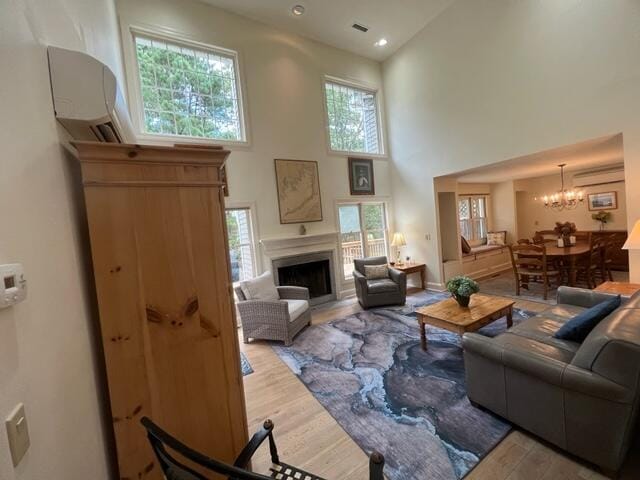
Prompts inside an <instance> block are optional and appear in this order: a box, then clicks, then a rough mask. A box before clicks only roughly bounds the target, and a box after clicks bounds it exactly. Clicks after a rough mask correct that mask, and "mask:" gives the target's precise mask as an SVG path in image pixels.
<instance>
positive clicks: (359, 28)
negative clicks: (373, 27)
mask: <svg viewBox="0 0 640 480" xmlns="http://www.w3.org/2000/svg"><path fill="white" fill-rule="evenodd" d="M351 26H352V27H353V28H355V29H356V30H360V31H361V32H364V33H367V32H368V31H369V27H365V26H364V25H360V24H359V23H354V24H353V25H351Z"/></svg>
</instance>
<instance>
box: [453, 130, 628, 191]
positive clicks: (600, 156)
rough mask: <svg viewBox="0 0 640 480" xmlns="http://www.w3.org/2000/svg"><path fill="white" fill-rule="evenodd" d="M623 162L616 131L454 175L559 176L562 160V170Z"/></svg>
mask: <svg viewBox="0 0 640 480" xmlns="http://www.w3.org/2000/svg"><path fill="white" fill-rule="evenodd" d="M623 161H624V154H623V148H622V134H618V135H612V136H607V137H601V138H596V139H593V140H587V141H586V142H580V143H577V144H575V145H568V146H564V147H559V148H554V149H552V150H546V151H544V152H537V153H533V154H531V155H525V156H523V157H518V158H513V159H511V160H507V161H504V162H500V163H495V164H493V165H489V166H487V167H480V168H475V169H472V170H467V171H466V172H460V173H459V174H457V175H454V176H455V177H457V179H458V182H460V183H497V182H504V181H507V180H518V179H523V178H535V177H543V176H546V175H553V174H558V175H559V172H560V170H559V169H558V164H561V163H566V164H567V166H566V168H565V171H567V172H572V171H573V172H576V171H583V170H590V169H597V168H600V167H605V166H609V165H614V164H620V163H622V162H623Z"/></svg>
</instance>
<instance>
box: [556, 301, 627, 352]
mask: <svg viewBox="0 0 640 480" xmlns="http://www.w3.org/2000/svg"><path fill="white" fill-rule="evenodd" d="M620 302H621V298H620V295H617V296H615V297H613V298H610V299H608V300H605V301H603V302H600V303H598V304H596V305H594V306H593V307H591V308H588V309H587V310H585V311H584V312H581V313H579V314H578V315H576V316H575V317H573V318H572V319H571V320H569V321H568V322H567V323H565V324H564V325H563V326H562V327H561V328H560V329H559V330H558V331H557V332H556V334H555V337H556V338H560V339H562V340H571V341H574V342H580V343H582V342H583V341H584V339H585V338H587V335H589V333H590V332H591V330H593V328H594V327H595V326H596V325H597V324H598V323H600V321H601V320H602V319H603V318H605V317H606V316H607V315H609V314H610V313H611V312H613V311H614V310H615V309H616V308H618V307H619V306H620Z"/></svg>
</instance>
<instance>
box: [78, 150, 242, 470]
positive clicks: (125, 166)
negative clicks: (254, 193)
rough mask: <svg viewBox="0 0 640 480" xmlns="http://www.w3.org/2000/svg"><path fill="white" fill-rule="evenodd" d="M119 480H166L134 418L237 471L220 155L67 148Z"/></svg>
mask: <svg viewBox="0 0 640 480" xmlns="http://www.w3.org/2000/svg"><path fill="white" fill-rule="evenodd" d="M74 146H75V147H76V149H77V152H78V157H79V159H80V162H81V168H82V181H83V185H84V194H85V201H86V209H87V219H88V225H89V233H90V238H91V253H92V257H93V269H94V275H95V286H96V290H97V297H98V307H99V313H100V329H101V334H102V344H103V346H104V357H105V364H106V375H107V381H108V387H109V396H110V404H111V415H112V422H113V429H114V433H115V440H116V449H117V457H118V467H119V478H121V479H131V480H133V479H136V480H138V479H157V480H160V479H161V478H162V474H161V472H160V468H159V466H158V465H157V462H156V459H155V457H154V455H153V453H152V450H151V448H150V446H149V444H148V441H147V438H146V435H145V431H144V429H143V427H142V426H141V425H140V418H141V417H142V416H148V417H150V418H151V419H152V420H153V421H155V422H156V423H158V424H159V425H160V426H162V427H163V428H164V429H166V430H167V431H169V432H170V433H172V434H173V435H175V436H176V437H177V438H179V439H181V440H183V441H184V442H185V443H186V444H187V445H189V446H191V447H193V448H195V449H197V450H199V451H201V452H203V453H205V454H207V455H210V456H212V457H215V458H217V459H219V460H224V461H227V462H229V463H232V462H233V460H234V459H235V457H236V456H237V454H238V453H239V452H240V451H241V449H242V448H243V447H244V445H245V443H246V442H247V422H246V413H245V402H244V391H243V385H242V375H241V368H240V357H239V346H238V335H237V327H236V319H235V309H234V305H233V297H232V289H231V276H230V268H229V267H230V266H229V255H228V245H227V235H226V222H225V210H224V197H223V193H222V186H223V184H222V182H221V179H220V168H221V167H222V166H223V165H224V162H225V159H226V158H227V156H228V155H229V152H228V151H225V150H222V149H217V148H202V147H198V148H189V147H186V146H179V147H156V146H141V145H122V144H112V143H94V142H74Z"/></svg>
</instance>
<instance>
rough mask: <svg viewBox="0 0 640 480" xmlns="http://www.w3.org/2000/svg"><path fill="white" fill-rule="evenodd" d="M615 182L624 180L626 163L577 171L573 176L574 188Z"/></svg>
mask: <svg viewBox="0 0 640 480" xmlns="http://www.w3.org/2000/svg"><path fill="white" fill-rule="evenodd" d="M615 182H624V165H622V164H620V165H616V166H615V167H610V168H607V169H602V170H594V171H591V172H581V173H576V174H575V175H574V176H573V187H574V188H577V187H591V186H593V185H604V184H605V183H615Z"/></svg>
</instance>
